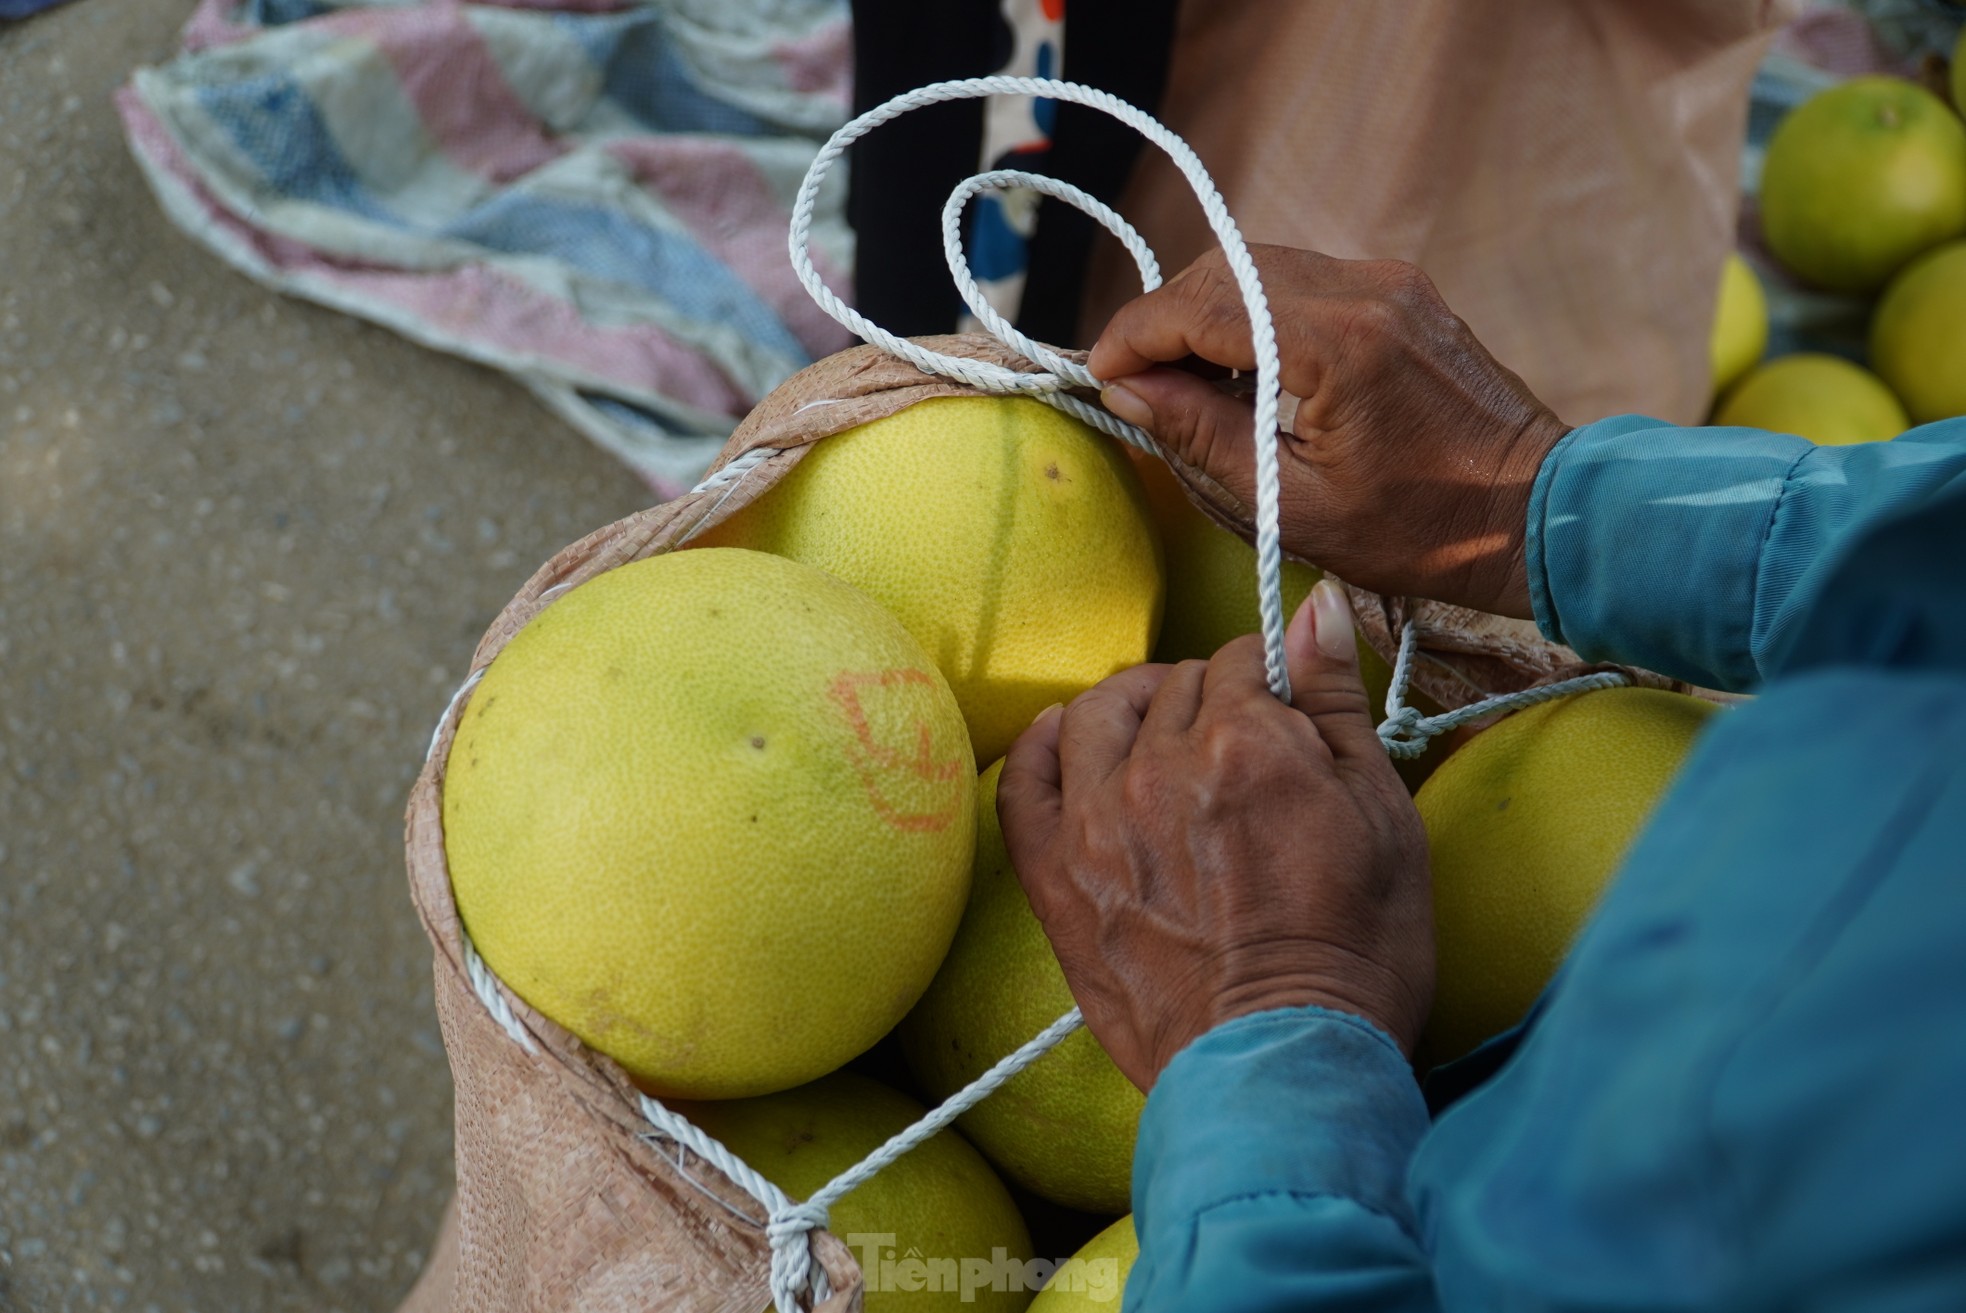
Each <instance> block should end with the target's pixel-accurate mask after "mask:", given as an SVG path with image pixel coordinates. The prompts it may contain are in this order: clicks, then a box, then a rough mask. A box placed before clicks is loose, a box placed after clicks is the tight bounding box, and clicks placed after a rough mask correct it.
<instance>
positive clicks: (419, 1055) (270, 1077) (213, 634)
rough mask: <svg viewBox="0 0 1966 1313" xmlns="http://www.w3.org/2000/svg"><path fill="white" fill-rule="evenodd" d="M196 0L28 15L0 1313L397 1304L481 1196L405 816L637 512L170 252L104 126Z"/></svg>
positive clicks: (2, 291)
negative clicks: (447, 737) (564, 580)
mask: <svg viewBox="0 0 1966 1313" xmlns="http://www.w3.org/2000/svg"><path fill="white" fill-rule="evenodd" d="M190 8H191V3H190V0H80V2H79V3H76V4H73V5H71V6H69V7H67V8H65V9H61V10H57V11H54V12H53V13H50V14H46V15H43V16H41V17H38V18H35V19H32V20H29V21H27V22H24V23H18V24H0V1313H25V1311H26V1310H34V1313H47V1311H52V1310H58V1309H95V1308H129V1309H133V1310H141V1309H154V1310H159V1311H160V1313H179V1311H180V1310H262V1309H264V1310H287V1309H292V1310H303V1309H304V1310H322V1309H350V1310H387V1309H390V1308H392V1307H393V1305H394V1303H395V1301H396V1300H397V1299H398V1298H400V1296H401V1295H402V1294H403V1292H404V1291H405V1290H406V1289H407V1288H408V1286H409V1284H410V1282H411V1280H412V1278H413V1277H414V1275H415V1273H416V1271H417V1267H418V1264H419V1262H420V1261H421V1256H422V1253H423V1250H424V1248H425V1246H426V1245H427V1244H428V1242H429V1239H430V1233H431V1229H432V1227H433V1226H434V1224H435V1223H436V1220H437V1217H438V1213H439V1211H440V1209H441V1207H442V1205H443V1202H444V1199H445V1198H446V1196H447V1194H448V1192H449V1189H450V1179H451V1143H450V1082H449V1073H448V1070H447V1068H446V1066H445V1062H444V1055H443V1050H442V1047H441V1045H440V1044H439V1041H438V1036H437V1026H436V1021H435V1018H434V1016H433V1014H432V1011H431V1004H430V997H429V994H430V991H429V970H430V965H429V955H428V951H427V949H426V947H425V944H424V941H423V938H422V935H421V933H420V931H419V930H418V927H417V925H416V921H415V918H414V916H413V915H412V913H411V910H410V905H409V901H408V897H407V894H406V892H405V887H404V881H403V874H402V850H401V816H402V806H403V799H404V795H405V792H406V790H407V787H408V785H409V782H410V780H411V778H412V776H413V775H414V773H415V770H416V767H417V765H418V761H419V758H420V756H421V754H422V752H423V748H424V744H425V741H426V738H427V736H428V734H429V731H430V727H431V725H432V724H433V723H434V722H435V720H436V717H437V715H438V713H439V711H440V710H441V709H442V708H443V706H444V703H445V701H446V699H447V698H448V697H449V695H450V692H451V690H452V687H453V686H454V684H455V683H456V681H457V680H458V678H459V677H460V676H461V675H462V673H463V672H464V670H465V668H466V662H467V660H468V658H469V654H470V651H471V648H472V646H473V644H474V642H475V640H476V638H477V636H478V634H479V632H480V631H481V630H482V629H483V628H484V626H485V625H486V623H487V622H488V621H489V620H490V619H491V617H492V615H493V614H494V612H495V611H496V610H497V609H498V607H499V606H500V605H501V604H502V603H503V602H504V600H505V599H506V598H507V597H509V596H510V595H511V593H512V592H513V591H514V590H515V589H516V588H517V587H518V585H519V584H520V583H521V582H522V581H523V580H524V578H525V577H526V575H527V574H529V573H530V572H531V570H532V569H533V567H534V566H535V565H536V564H537V563H538V562H539V561H541V560H542V559H544V558H545V557H546V556H547V555H548V554H550V553H551V552H552V551H554V550H555V549H557V548H558V547H560V546H561V545H563V544H564V543H566V542H568V541H570V540H572V539H573V538H575V537H577V536H579V535H580V534H581V533H583V532H585V531H586V530H588V529H590V528H592V527H595V526H597V525H600V524H603V523H605V522H607V521H609V520H611V519H614V518H616V517H617V516H620V515H622V514H625V513H626V512H628V511H630V510H632V509H634V508H635V507H637V506H639V505H641V504H644V503H645V502H646V500H647V494H646V493H645V492H644V491H643V490H642V488H641V486H640V485H639V484H638V483H637V482H636V481H635V480H634V479H633V478H631V477H630V476H629V475H627V474H625V473H624V472H622V470H621V469H619V468H618V467H617V466H615V465H614V464H612V463H611V462H610V461H609V460H608V459H607V458H606V457H604V456H603V455H601V454H600V453H599V452H598V451H596V450H594V449H593V448H591V447H589V446H587V445H586V444H585V443H584V442H583V441H582V440H581V439H580V438H579V437H578V436H576V435H575V434H573V433H572V432H571V431H569V430H567V429H566V428H564V427H562V426H561V425H560V424H558V423H557V422H556V421H554V420H553V419H551V418H550V417H548V416H547V415H546V414H545V413H544V412H543V411H542V410H540V409H539V408H538V407H537V406H536V405H535V404H534V403H533V402H532V401H531V400H530V399H529V398H528V397H527V396H526V395H525V394H524V393H522V392H521V391H520V390H519V389H517V388H516V387H514V386H512V385H510V384H508V383H506V382H505V381H504V380H503V379H501V378H499V377H496V376H494V375H492V374H490V373H487V372H485V371H482V370H479V369H476V368H473V367H471V366H468V365H464V364H460V363H458V362H456V361H453V360H449V359H446V358H443V357H440V356H437V355H434V354H432V353H430V352H428V351H425V350H423V349H421V348H419V347H415V346H412V345H410V344H408V343H406V342H404V341H403V340H401V339H399V338H397V337H395V336H393V335H391V334H389V333H388V332H385V331H383V330H380V329H376V328H371V327H368V326H366V325H363V324H360V323H357V322H356V321H354V320H352V319H348V318H345V317H342V316H340V315H337V314H333V313H330V312H328V311H325V310H320V309H316V308H314V307H312V306H308V305H304V304H300V303H298V302H294V301H289V300H284V299H282V298H280V297H277V296H275V295H273V294H271V293H269V292H267V291H265V290H263V289H261V288H260V287H258V286H257V285H255V284H253V283H251V282H248V281H247V280H246V279H244V278H242V277H241V276H239V275H238V274H235V273H233V272H231V271H230V270H229V269H228V268H226V267H225V266H223V265H221V264H220V263H219V262H218V261H217V260H216V259H214V258H213V257H211V256H209V255H207V254H206V253H205V252H204V251H203V250H201V249H199V248H198V247H196V246H194V245H193V244H192V243H191V242H189V241H188V240H186V239H185V238H183V237H181V236H179V235H178V234H177V233H176V231H175V230H173V229H172V228H171V227H169V225H168V224H167V223H166V222H165V220H164V219H163V217H162V215H161V214H160V212H159V211H158V208H157V206H156V205H155V204H154V203H153V201H152V200H151V197H150V194H149V192H148V191H147V189H146V188H145V186H144V184H143V182H142V180H141V179H140V178H139V176H138V173H137V169H136V167H135V165H134V164H133V163H132V162H131V160H130V158H129V155H128V154H127V152H126V151H125V149H124V147H123V143H122V137H121V134H120V132H119V130H118V126H117V121H116V117H115V114H114V112H113V111H112V109H111V106H110V99H109V97H110V93H111V91H112V90H113V89H114V88H115V87H116V86H117V85H118V84H119V83H121V82H122V81H123V80H124V79H125V78H126V77H127V76H128V74H129V72H130V70H131V69H132V68H133V67H135V66H136V65H139V64H143V63H152V62H159V61H162V60H164V59H166V58H168V57H169V56H170V55H171V53H172V52H173V50H174V49H175V45H176V33H177V29H178V26H179V24H181V23H182V22H183V20H184V18H185V17H186V15H187V14H188V13H189V11H190Z"/></svg>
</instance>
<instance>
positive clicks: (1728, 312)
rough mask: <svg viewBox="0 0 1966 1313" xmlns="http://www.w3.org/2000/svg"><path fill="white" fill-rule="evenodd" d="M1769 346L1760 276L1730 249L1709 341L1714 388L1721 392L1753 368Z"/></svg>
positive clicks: (1766, 303) (1766, 299) (1766, 304)
mask: <svg viewBox="0 0 1966 1313" xmlns="http://www.w3.org/2000/svg"><path fill="white" fill-rule="evenodd" d="M1767 350H1768V298H1767V297H1766V296H1765V295H1763V294H1762V291H1761V280H1760V279H1759V278H1757V277H1755V274H1754V270H1753V268H1751V267H1750V266H1749V264H1748V262H1747V261H1746V260H1743V259H1742V258H1741V257H1740V256H1738V255H1736V254H1733V253H1732V252H1729V253H1728V256H1727V262H1726V263H1725V264H1724V265H1722V266H1721V270H1720V297H1719V301H1718V304H1717V305H1716V306H1715V308H1714V315H1713V336H1712V338H1710V339H1709V341H1708V344H1707V353H1708V356H1709V357H1710V358H1711V359H1712V361H1713V390H1714V392H1715V393H1716V394H1717V393H1720V392H1724V391H1726V390H1727V389H1728V388H1729V387H1730V386H1732V385H1733V382H1734V380H1735V379H1737V378H1739V377H1740V376H1741V375H1743V374H1745V373H1747V372H1748V371H1749V370H1750V369H1752V368H1754V367H1755V365H1756V364H1758V363H1759V362H1760V360H1761V357H1762V354H1763V353H1764V352H1766V351H1767Z"/></svg>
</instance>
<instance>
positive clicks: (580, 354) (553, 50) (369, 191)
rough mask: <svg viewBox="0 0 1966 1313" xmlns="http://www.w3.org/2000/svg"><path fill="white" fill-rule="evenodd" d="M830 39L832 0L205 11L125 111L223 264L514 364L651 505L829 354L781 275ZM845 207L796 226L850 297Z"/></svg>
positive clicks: (841, 36)
mask: <svg viewBox="0 0 1966 1313" xmlns="http://www.w3.org/2000/svg"><path fill="white" fill-rule="evenodd" d="M848 24H849V16H848V11H847V5H846V3H845V0H644V2H643V3H640V4H629V5H627V6H626V7H624V6H623V5H622V4H621V3H620V0H488V2H486V3H462V2H460V0H429V2H428V3H420V4H404V3H402V0H243V2H242V0H201V3H200V5H199V7H198V9H197V11H196V13H195V14H194V16H193V17H192V19H191V21H190V23H189V25H188V26H187V28H186V30H185V34H184V45H185V50H184V53H183V54H182V55H181V56H180V57H179V58H177V59H176V60H175V61H173V62H172V63H170V64H168V65H166V66H164V67H162V68H153V69H143V70H140V71H139V72H138V73H137V74H136V75H135V77H134V78H133V79H132V81H131V83H130V85H129V86H127V87H126V88H125V89H124V90H123V91H122V93H121V95H120V98H119V106H120V109H121V111H122V115H123V121H124V125H125V128H126V131H127V133H128V136H129V140H130V143H131V146H132V148H133V150H134V152H135V154H136V157H137V159H138V160H139V162H140V163H141V164H142V166H143V168H144V171H145V173H146V175H147V176H148V178H149V180H150V183H151V185H152V187H153V188H154V189H155V191H156V193H157V196H158V198H159V200H160V201H161V202H162V204H163V206H164V209H165V211H166V212H167V213H168V214H169V215H170V217H171V218H172V219H173V220H174V221H175V222H176V223H177V224H179V225H180V226H181V227H183V228H184V229H185V230H186V231H187V232H189V233H190V234H191V235H192V236H194V237H195V238H196V239H198V240H199V241H201V242H203V243H204V244H205V245H206V246H208V247H210V248H211V249H212V250H213V251H214V252H215V253H217V254H218V255H219V256H221V257H222V258H224V259H225V260H227V261H228V262H230V263H231V264H232V265H234V266H235V267H237V268H238V269H240V270H242V271H243V272H245V273H247V274H248V275H250V276H252V277H254V278H257V279H259V280H260V281H262V282H264V283H266V284H268V285H270V286H273V287H275V288H278V289H280V290H281V291H283V292H287V293H291V294H293V295H296V296H302V297H306V298H308V299H310V300H313V301H318V302H320V303H322V304H325V305H329V306H332V307H334V308H336V309H339V310H342V311H345V312H347V313H349V314H354V315H359V316H361V317H363V318H366V319H370V320H373V321H375V322H377V323H380V324H384V325H387V326H388V327H390V328H392V329H395V330H396V331H398V332H400V333H402V334H404V335H405V336H407V337H410V338H412V339H414V340H416V341H418V342H421V343H424V344H426V345H428V346H431V347H435V348H437V349H439V350H444V351H449V352H453V353H456V354H458V355H461V356H466V357H468V358H470V359H473V360H477V361H480V362H482V363H485V364H487V365H491V366H493V367H495V368H498V369H501V370H503V371H505V372H506V373H508V374H510V375H512V376H513V377H514V378H516V379H518V380H519V381H520V382H522V383H523V384H525V386H526V387H528V388H529V389H531V390H532V391H533V393H534V394H535V395H537V396H538V397H539V398H540V399H541V400H542V401H543V402H544V403H545V404H546V405H547V406H548V407H550V408H551V409H552V410H553V411H555V412H556V413H558V414H559V415H561V416H563V417H564V418H566V419H567V420H568V421H570V422H571V423H572V424H574V425H575V426H576V427H577V428H579V429H580V430H581V431H582V432H584V433H586V434H587V435H588V436H589V437H591V438H593V439H594V440H595V441H596V442H598V443H600V444H601V445H602V446H604V447H606V448H607V449H609V450H610V451H612V452H614V453H615V454H617V455H618V456H620V457H621V458H622V459H623V460H625V461H626V462H628V463H629V464H630V465H631V466H633V467H634V468H635V469H636V470H638V471H639V472H640V473H641V474H642V475H643V476H644V477H645V478H647V479H648V480H649V481H650V483H651V484H652V485H654V486H655V487H656V488H657V490H658V491H660V492H662V493H664V494H669V493H673V492H674V491H676V490H678V489H679V488H681V487H685V486H687V485H688V484H689V483H690V482H691V481H692V480H693V479H694V478H695V477H696V475H697V474H698V473H699V472H700V471H701V470H702V468H703V467H704V465H705V464H707V463H708V461H709V459H710V458H711V457H712V456H713V455H714V454H715V452H716V450H717V448H718V446H719V445H721V443H722V441H723V438H724V436H725V435H726V434H727V433H728V432H729V430H730V428H731V426H732V424H733V422H734V420H735V419H736V418H737V417H740V416H742V415H743V414H744V413H745V411H747V410H748V409H749V408H750V407H751V405H752V404H753V403H755V402H756V401H757V400H758V399H759V398H760V397H762V396H763V395H764V394H765V393H766V392H768V391H770V390H771V388H772V387H774V386H776V384H777V383H778V382H779V381H781V380H782V379H784V378H785V377H786V376H787V375H788V374H791V373H792V372H794V371H795V370H797V369H799V368H800V367H801V366H803V365H805V364H807V363H808V362H810V361H812V360H814V359H816V358H818V357H819V356H822V355H826V354H829V353H831V352H833V351H836V350H839V349H840V348H842V347H844V346H846V345H847V344H848V343H849V340H850V339H849V337H848V335H847V333H846V332H845V330H843V329H841V328H840V327H839V326H838V325H836V324H835V323H834V322H833V321H832V320H831V319H828V318H827V317H826V316H825V315H824V314H822V313H821V312H820V311H819V310H818V308H817V307H815V306H814V305H813V304H812V303H811V301H810V300H809V299H808V298H807V296H806V294H805V291H804V290H803V289H802V288H801V287H800V286H799V285H798V283H797V281H796V280H795V279H794V278H793V275H792V271H791V267H790V265H789V263H788V262H787V260H786V255H785V231H786V227H787V223H788V220H789V214H790V208H791V203H792V198H793V195H794V193H795V191H796V189H797V187H798V185H799V181H800V179H801V177H802V176H803V174H804V172H805V168H806V165H807V164H808V163H809V162H810V160H811V159H812V156H813V154H814V153H815V152H816V150H817V148H818V145H819V143H820V142H822V141H823V140H824V139H825V137H826V136H827V135H828V134H829V133H831V132H832V130H833V129H834V128H835V127H837V126H838V125H839V124H840V123H841V122H843V121H844V120H845V118H846V116H847V111H848V107H849V104H850V99H851V69H850V67H849V63H850V59H849V51H850V41H849V26H848ZM844 192H845V180H844V178H843V177H839V178H836V179H834V180H832V181H831V184H830V186H829V188H828V189H827V191H826V192H825V193H824V194H823V195H822V197H821V203H820V206H819V217H818V221H817V222H816V223H815V225H814V248H815V251H816V254H817V257H818V258H817V263H818V265H819V268H820V270H821V272H822V273H823V274H824V275H826V277H827V281H828V282H829V283H830V284H832V285H833V286H835V287H836V288H839V289H841V290H842V291H845V290H846V289H847V286H848V282H849V279H850V266H851V261H852V238H851V234H850V233H849V231H848V229H847V227H846V224H845V220H844V201H845V194H844Z"/></svg>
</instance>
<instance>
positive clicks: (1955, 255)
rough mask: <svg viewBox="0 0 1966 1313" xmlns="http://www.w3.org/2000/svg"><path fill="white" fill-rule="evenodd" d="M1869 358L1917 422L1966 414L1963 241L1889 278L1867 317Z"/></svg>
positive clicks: (1928, 254)
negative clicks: (1875, 306)
mask: <svg viewBox="0 0 1966 1313" xmlns="http://www.w3.org/2000/svg"><path fill="white" fill-rule="evenodd" d="M1870 359H1871V363H1872V364H1873V365H1875V366H1877V372H1878V373H1880V374H1882V375H1883V376H1884V379H1885V381H1886V382H1888V383H1889V384H1890V385H1891V386H1892V388H1893V389H1895V390H1896V391H1897V394H1898V395H1899V396H1900V397H1903V398H1904V402H1905V409H1906V410H1908V411H1910V412H1911V418H1912V419H1913V420H1915V421H1917V422H1918V423H1920V424H1929V423H1931V422H1932V421H1933V420H1937V419H1949V418H1951V417H1952V416H1954V415H1966V241H1958V242H1948V243H1947V244H1946V245H1944V246H1941V247H1939V248H1938V249H1937V250H1934V251H1927V252H1926V253H1925V254H1924V255H1921V256H1919V257H1918V258H1917V259H1916V260H1914V261H1912V262H1911V263H1910V264H1909V265H1906V266H1905V268H1904V271H1903V272H1902V273H1900V274H1899V275H1898V276H1897V277H1896V278H1894V279H1892V280H1891V285H1890V286H1889V287H1888V288H1886V289H1885V290H1884V298H1883V299H1882V300H1881V301H1879V302H1878V303H1877V313H1876V314H1875V315H1874V316H1873V317H1872V319H1871V321H1870Z"/></svg>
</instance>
